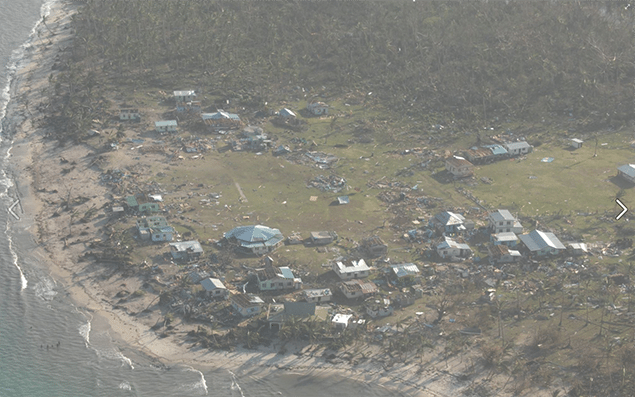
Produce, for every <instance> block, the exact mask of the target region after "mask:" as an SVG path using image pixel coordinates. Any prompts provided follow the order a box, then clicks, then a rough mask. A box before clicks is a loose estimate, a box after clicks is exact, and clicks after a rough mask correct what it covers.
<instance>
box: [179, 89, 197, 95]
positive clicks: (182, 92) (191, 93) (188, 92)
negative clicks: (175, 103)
mask: <svg viewBox="0 0 635 397" xmlns="http://www.w3.org/2000/svg"><path fill="white" fill-rule="evenodd" d="M174 96H196V92H195V91H194V90H189V91H174Z"/></svg>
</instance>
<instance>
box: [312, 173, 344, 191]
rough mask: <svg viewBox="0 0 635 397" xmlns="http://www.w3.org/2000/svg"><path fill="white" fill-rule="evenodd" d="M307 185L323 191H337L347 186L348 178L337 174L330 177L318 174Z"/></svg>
mask: <svg viewBox="0 0 635 397" xmlns="http://www.w3.org/2000/svg"><path fill="white" fill-rule="evenodd" d="M307 187H314V188H317V189H320V190H321V191H323V192H327V191H330V192H333V193H337V192H339V191H341V190H342V189H344V187H346V179H344V178H342V177H341V176H337V175H329V176H328V177H326V176H324V175H318V176H317V177H315V178H314V179H313V180H311V181H310V182H309V183H308V185H307Z"/></svg>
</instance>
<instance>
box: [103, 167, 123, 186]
mask: <svg viewBox="0 0 635 397" xmlns="http://www.w3.org/2000/svg"><path fill="white" fill-rule="evenodd" d="M127 177H128V173H127V172H126V171H123V170H120V169H114V170H107V171H106V172H104V173H102V174H101V181H102V182H103V183H105V184H106V185H118V184H119V183H120V182H121V181H122V180H123V179H124V178H127Z"/></svg>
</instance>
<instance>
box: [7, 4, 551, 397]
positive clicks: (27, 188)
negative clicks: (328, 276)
mask: <svg viewBox="0 0 635 397" xmlns="http://www.w3.org/2000/svg"><path fill="white" fill-rule="evenodd" d="M73 12H75V9H74V6H71V5H61V4H60V3H57V4H56V5H55V6H54V7H53V9H52V11H51V15H50V16H49V17H48V19H47V26H48V28H46V29H45V28H43V27H42V28H41V37H40V38H39V39H38V41H37V42H36V44H35V45H34V47H33V49H32V50H31V51H30V54H29V59H30V62H28V64H26V65H24V67H23V68H22V69H20V70H19V71H18V74H17V79H16V82H15V83H14V86H13V88H12V90H13V94H14V95H13V96H12V97H13V98H14V100H13V101H12V102H11V104H10V107H9V112H10V114H11V115H12V116H11V118H10V120H11V121H12V123H13V125H12V128H11V129H10V131H13V139H14V145H13V149H12V151H11V156H12V164H13V167H12V169H11V170H10V172H12V173H13V175H14V180H15V183H16V190H17V193H18V196H19V199H20V208H21V211H16V213H17V214H18V215H19V217H20V219H19V220H17V219H16V220H15V222H14V225H15V227H17V228H19V229H22V230H25V231H28V232H29V233H30V234H31V236H32V240H33V243H32V244H33V248H34V249H33V250H32V255H33V256H34V257H35V258H37V259H38V261H39V262H40V263H41V264H42V265H43V266H46V268H47V269H49V271H50V273H51V275H52V277H53V278H54V279H55V280H56V281H57V282H59V283H60V285H61V287H60V288H59V290H64V291H65V292H66V293H67V294H68V295H69V297H70V298H71V299H72V301H73V302H75V303H76V305H77V306H78V307H79V308H80V310H82V311H84V312H85V313H86V315H87V316H88V317H89V318H92V321H91V323H92V327H93V329H100V330H109V332H110V333H111V335H113V336H114V337H116V339H117V341H118V345H119V346H120V348H121V350H122V351H124V352H125V355H126V356H127V357H130V358H132V360H133V361H135V360H147V359H149V360H153V361H157V362H160V363H161V364H163V365H167V366H169V365H173V364H177V363H178V364H184V365H190V366H192V367H194V368H213V369H220V368H222V369H226V370H231V371H233V372H235V373H237V374H241V375H246V376H251V377H266V376H269V375H270V374H272V373H276V372H277V371H280V372H284V373H293V374H298V375H308V376H312V377H329V376H333V375H339V376H343V377H347V378H350V379H355V380H358V381H361V382H364V383H369V384H373V385H376V386H377V387H383V388H387V389H391V390H397V391H399V392H402V393H404V395H409V396H453V395H457V394H458V393H460V392H461V391H462V390H464V389H465V388H466V387H467V385H466V384H464V383H461V382H459V381H458V380H457V379H456V376H455V375H454V374H457V373H460V372H461V371H462V370H464V368H465V366H466V362H464V361H463V360H460V359H459V358H458V357H454V358H452V359H450V360H448V361H441V360H440V359H436V358H435V355H436V354H437V353H436V352H434V351H432V352H430V353H429V355H430V357H429V361H430V362H431V364H430V365H428V366H427V367H425V368H424V369H423V370H422V369H421V368H420V366H419V365H418V364H419V360H411V361H408V362H407V363H396V364H394V365H392V366H391V367H390V368H386V367H384V366H383V364H382V363H381V362H379V361H375V360H374V359H373V347H372V346H356V345H354V346H352V347H350V348H349V349H350V350H351V351H352V350H357V351H359V350H366V351H367V352H368V354H369V359H367V360H365V361H364V362H361V363H358V364H357V365H355V364H351V363H348V362H345V361H343V360H331V362H327V360H325V359H324V358H322V354H323V352H324V351H323V348H320V349H319V350H317V351H315V350H313V349H314V348H315V347H314V346H306V344H297V345H294V344H293V343H289V344H288V345H287V350H288V353H287V354H285V355H281V354H278V352H277V350H276V349H275V348H274V347H269V348H264V347H260V348H258V349H257V350H248V349H243V348H238V349H237V350H236V351H234V352H211V351H209V350H207V349H203V348H200V347H198V346H197V347H196V348H194V349H192V348H190V345H189V344H185V343H184V342H183V339H184V337H185V334H186V333H187V332H188V331H189V330H192V329H194V328H195V326H190V327H188V326H186V325H184V324H177V326H176V332H175V333H173V334H171V335H168V336H167V337H161V336H160V335H159V334H158V333H157V332H155V331H153V330H151V329H150V327H151V326H152V325H153V324H154V323H156V322H157V321H158V315H147V316H138V315H137V316H135V315H131V314H130V313H129V312H128V311H126V310H121V309H119V308H117V305H116V304H115V302H114V295H115V294H116V293H117V291H118V290H119V288H120V286H121V284H122V280H121V279H117V280H100V279H98V278H97V275H98V274H99V272H98V266H97V265H95V264H92V263H91V262H87V261H86V262H84V261H81V262H80V261H78V258H79V257H80V256H81V255H82V254H84V253H85V252H86V250H87V247H88V245H89V243H90V241H91V240H93V239H95V238H101V237H102V235H103V233H104V230H103V229H104V228H103V227H104V225H106V224H107V214H106V213H105V211H106V210H105V207H106V206H107V205H108V203H110V202H111V200H112V193H111V192H110V191H109V189H108V188H107V187H106V186H104V185H102V184H100V183H99V180H100V179H99V178H100V172H99V171H97V170H96V169H95V168H94V167H92V164H93V162H94V160H95V158H96V156H97V155H98V154H96V153H95V152H94V150H93V149H92V148H91V147H89V146H87V145H86V146H84V145H81V144H68V145H65V146H60V145H59V143H58V142H57V141H56V140H52V139H48V138H47V137H46V135H47V129H46V123H45V121H44V120H43V115H42V114H41V113H40V112H39V109H44V108H45V107H46V105H47V98H46V97H45V96H44V95H43V94H42V93H43V92H44V90H45V88H46V87H47V86H48V85H49V83H48V78H49V75H50V74H51V72H52V66H53V64H54V62H55V57H56V55H57V53H58V52H59V51H60V49H62V48H64V47H66V46H68V45H69V44H70V43H71V40H72V38H73V36H72V29H71V28H70V17H71V15H72V13H73ZM49 29H50V30H49ZM26 104H28V105H26ZM118 156H122V155H118ZM130 157H131V156H129V155H128V157H126V158H120V159H118V161H121V162H128V163H132V162H133V161H134V160H132V159H131V158H130ZM146 159H147V160H148V161H153V160H152V158H151V157H144V161H145V160H146ZM156 161H158V160H156ZM68 164H72V165H73V166H72V169H71V170H70V171H68V167H69V166H68ZM71 196H73V197H76V196H77V197H79V196H81V197H84V198H87V199H88V200H87V201H86V202H85V203H83V204H82V206H83V208H91V207H94V208H96V209H97V211H98V215H97V219H96V220H97V221H96V222H88V223H82V224H74V223H73V216H74V215H73V213H72V212H71V211H60V210H59V209H60V202H62V201H63V200H64V199H66V198H67V197H71ZM125 283H126V284H127V288H128V289H130V290H135V286H134V283H140V282H139V281H135V280H134V279H132V278H131V279H130V280H126V281H125ZM150 303H151V299H150V298H148V299H145V300H144V299H142V300H140V301H139V303H138V310H136V311H137V312H141V311H142V310H143V308H144V307H146V306H148V305H149V304H150ZM427 358H428V357H427ZM484 376H485V374H484V375H483V377H484ZM477 379H479V378H477ZM477 383H478V381H477ZM501 385H502V382H501ZM507 394H508V393H505V392H499V394H497V395H507ZM533 395H535V396H538V395H540V394H535V393H534V394H533ZM545 395H546V392H545Z"/></svg>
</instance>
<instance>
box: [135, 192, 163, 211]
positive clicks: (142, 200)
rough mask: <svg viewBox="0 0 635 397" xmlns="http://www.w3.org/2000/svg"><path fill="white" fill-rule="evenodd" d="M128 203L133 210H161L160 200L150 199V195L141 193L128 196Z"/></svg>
mask: <svg viewBox="0 0 635 397" xmlns="http://www.w3.org/2000/svg"><path fill="white" fill-rule="evenodd" d="M126 204H127V205H128V208H129V209H131V210H133V211H139V212H159V211H160V210H161V207H159V203H158V202H156V201H154V200H148V196H146V195H145V194H141V193H139V194H135V195H132V196H128V197H126Z"/></svg>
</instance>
